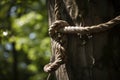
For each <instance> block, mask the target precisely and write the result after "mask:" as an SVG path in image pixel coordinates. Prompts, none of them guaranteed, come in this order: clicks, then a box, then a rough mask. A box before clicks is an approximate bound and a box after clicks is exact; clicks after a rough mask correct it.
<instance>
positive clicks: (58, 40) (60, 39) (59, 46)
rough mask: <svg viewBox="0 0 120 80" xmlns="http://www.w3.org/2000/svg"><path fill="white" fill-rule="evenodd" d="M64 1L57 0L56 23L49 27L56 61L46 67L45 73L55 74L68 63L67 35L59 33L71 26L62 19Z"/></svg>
mask: <svg viewBox="0 0 120 80" xmlns="http://www.w3.org/2000/svg"><path fill="white" fill-rule="evenodd" d="M62 3H63V1H62V0H55V20H57V21H55V22H54V23H53V24H52V25H51V26H50V27H49V34H50V37H51V38H52V41H53V44H54V45H52V47H53V48H54V52H55V53H54V55H55V61H54V62H51V63H49V64H47V65H45V67H44V71H45V72H53V71H55V70H57V69H58V68H59V67H60V65H61V64H63V63H65V61H66V55H65V54H66V47H67V36H66V35H65V34H62V33H59V32H57V31H58V30H59V29H60V28H62V27H65V26H69V25H68V23H67V22H65V21H63V20H62V19H63V18H62V17H61V16H62V14H63V13H62V12H63V8H62V7H63V6H62Z"/></svg>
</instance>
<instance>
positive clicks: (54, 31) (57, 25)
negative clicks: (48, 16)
mask: <svg viewBox="0 0 120 80" xmlns="http://www.w3.org/2000/svg"><path fill="white" fill-rule="evenodd" d="M65 26H69V24H68V23H67V22H66V21H64V20H56V21H55V22H54V23H53V24H52V25H51V26H50V27H49V35H50V37H52V38H54V37H55V35H58V37H59V33H60V32H59V30H60V29H61V28H64V27H65Z"/></svg>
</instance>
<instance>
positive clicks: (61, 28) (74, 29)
mask: <svg viewBox="0 0 120 80" xmlns="http://www.w3.org/2000/svg"><path fill="white" fill-rule="evenodd" d="M63 3H64V2H63V0H55V22H54V23H53V24H52V25H51V26H50V27H49V34H50V37H51V39H52V41H53V44H54V45H52V47H53V49H54V55H55V61H53V62H50V63H49V64H47V65H45V67H44V71H45V72H53V71H55V70H57V69H58V68H59V67H60V66H61V65H62V64H64V63H65V61H66V52H67V51H66V48H67V35H66V33H67V34H68V33H69V34H73V33H79V34H81V35H84V34H91V33H97V32H102V31H106V30H108V29H111V28H112V27H114V26H115V25H117V24H120V16H117V17H116V18H114V19H112V20H110V21H108V22H106V23H102V24H98V25H95V26H86V27H78V26H69V24H68V23H67V22H66V21H64V20H65V19H64V18H65V17H66V15H65V14H63V13H64V12H63V11H64V9H65V6H64V5H63Z"/></svg>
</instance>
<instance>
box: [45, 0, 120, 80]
mask: <svg viewBox="0 0 120 80" xmlns="http://www.w3.org/2000/svg"><path fill="white" fill-rule="evenodd" d="M63 1H64V3H63V4H65V6H66V9H67V12H68V13H69V15H70V17H71V19H72V20H73V22H72V21H71V20H69V19H66V21H67V22H68V23H69V24H70V25H71V26H73V25H76V26H80V27H84V26H93V25H98V24H101V23H104V22H107V21H109V20H111V19H113V18H114V17H116V16H117V15H120V6H119V5H120V1H119V0H118V1H117V0H113V1H112V0H63ZM116 2H117V3H116ZM118 4H119V5H118ZM47 5H48V15H49V25H51V24H52V23H54V22H55V13H54V10H55V9H54V6H55V0H47ZM115 5H116V6H115ZM64 14H65V13H63V15H64ZM73 23H74V24H73ZM67 35H68V46H67V54H66V55H67V62H66V63H65V64H63V65H61V66H60V67H59V69H58V70H56V71H55V76H56V80H119V79H120V63H119V60H120V54H119V53H120V50H119V49H120V46H119V45H120V25H119V24H118V25H116V26H115V27H114V28H112V29H110V30H108V31H104V32H100V33H95V34H86V35H82V36H81V35H79V34H67ZM52 45H54V42H53V41H51V49H52V53H54V51H55V50H54V48H53V47H52ZM52 56H54V57H55V54H52ZM54 57H52V61H53V60H54Z"/></svg>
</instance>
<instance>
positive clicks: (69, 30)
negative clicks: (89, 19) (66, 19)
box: [58, 15, 120, 35]
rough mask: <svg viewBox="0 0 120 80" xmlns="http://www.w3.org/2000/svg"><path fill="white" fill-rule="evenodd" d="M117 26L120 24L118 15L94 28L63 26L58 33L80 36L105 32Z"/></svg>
mask: <svg viewBox="0 0 120 80" xmlns="http://www.w3.org/2000/svg"><path fill="white" fill-rule="evenodd" d="M117 24H120V15H119V16H117V17H115V18H114V19H112V20H110V21H108V22H106V23H102V24H98V25H94V26H86V27H78V26H65V27H64V28H61V29H59V30H58V32H61V33H69V34H74V33H79V34H81V35H84V34H91V33H98V32H102V31H106V30H109V29H111V28H112V27H114V26H115V25H117Z"/></svg>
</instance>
